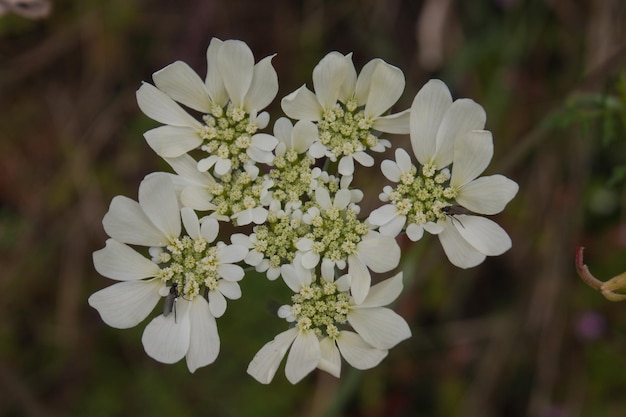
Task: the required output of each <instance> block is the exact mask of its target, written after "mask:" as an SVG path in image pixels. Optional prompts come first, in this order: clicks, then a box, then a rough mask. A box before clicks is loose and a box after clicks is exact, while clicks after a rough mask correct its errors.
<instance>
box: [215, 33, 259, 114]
mask: <svg viewBox="0 0 626 417" xmlns="http://www.w3.org/2000/svg"><path fill="white" fill-rule="evenodd" d="M217 66H218V68H219V71H220V74H222V79H223V80H224V86H225V87H226V91H228V95H229V96H230V99H231V100H232V102H233V104H234V105H235V106H236V107H239V108H241V107H243V105H244V97H245V95H246V93H247V92H248V89H249V87H250V84H251V83H252V76H253V72H254V56H253V55H252V51H251V50H250V48H249V47H248V45H246V44H245V43H244V42H242V41H238V40H227V41H225V42H224V43H223V44H222V47H221V48H220V51H219V53H218V55H217Z"/></svg>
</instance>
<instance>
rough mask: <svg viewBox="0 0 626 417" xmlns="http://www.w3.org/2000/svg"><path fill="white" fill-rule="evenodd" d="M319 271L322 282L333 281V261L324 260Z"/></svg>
mask: <svg viewBox="0 0 626 417" xmlns="http://www.w3.org/2000/svg"><path fill="white" fill-rule="evenodd" d="M321 270H322V279H324V281H328V282H333V281H334V280H335V263H334V262H333V261H331V260H330V259H326V258H324V260H323V261H322V268H321Z"/></svg>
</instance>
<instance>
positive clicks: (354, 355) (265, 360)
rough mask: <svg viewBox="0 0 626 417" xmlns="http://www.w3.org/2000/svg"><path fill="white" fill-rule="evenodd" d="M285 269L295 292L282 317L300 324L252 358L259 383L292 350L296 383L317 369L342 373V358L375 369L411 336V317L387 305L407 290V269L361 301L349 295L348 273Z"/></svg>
mask: <svg viewBox="0 0 626 417" xmlns="http://www.w3.org/2000/svg"><path fill="white" fill-rule="evenodd" d="M283 269H284V271H283V274H282V275H283V278H284V279H285V283H287V285H288V286H289V287H290V288H291V289H292V290H293V291H294V293H295V295H294V296H293V297H292V300H293V303H292V304H291V305H289V306H283V307H281V309H280V310H279V316H281V317H283V318H285V319H287V321H288V322H295V323H296V325H295V327H292V328H290V329H289V330H286V331H284V332H282V333H280V334H279V335H278V336H276V337H275V338H274V340H272V341H271V342H269V343H267V344H266V345H265V346H263V347H262V348H261V350H259V352H258V353H257V354H256V355H255V357H254V358H253V359H252V361H251V362H250V365H249V366H248V373H249V374H250V375H252V376H253V377H254V378H255V379H256V380H258V381H259V382H261V383H263V384H269V383H270V382H271V381H272V379H273V378H274V375H275V374H276V371H277V370H278V367H279V365H280V362H281V361H282V359H283V357H284V356H285V355H286V354H287V351H288V350H289V355H288V356H287V363H286V365H285V375H286V376H287V379H288V380H289V382H291V383H292V384H295V383H297V382H299V381H300V380H302V378H304V377H305V376H306V375H308V374H309V373H310V372H311V371H313V370H314V369H315V368H319V369H321V370H323V371H326V372H328V373H330V374H331V375H333V376H335V377H339V375H340V373H341V357H342V356H343V358H344V359H345V360H346V361H347V362H348V363H349V364H350V365H351V366H353V367H355V368H357V369H370V368H373V367H374V366H376V365H378V364H379V363H380V361H382V360H383V359H384V358H385V357H386V356H387V353H388V350H389V349H391V348H392V347H394V346H395V345H397V344H398V343H400V342H401V341H402V340H405V339H407V338H409V337H410V336H411V331H410V329H409V326H408V325H407V323H406V321H405V320H404V319H403V318H402V317H401V316H399V315H398V314H396V313H394V312H393V311H392V310H390V309H388V308H385V307H383V306H385V305H387V304H389V303H391V302H392V301H394V300H395V299H396V298H397V297H398V295H399V294H400V292H401V291H402V273H399V274H397V275H396V276H394V277H393V278H390V279H388V280H386V281H383V282H381V283H379V284H377V285H375V286H373V287H372V288H371V291H370V293H369V295H368V296H367V298H366V299H365V300H364V301H363V302H362V303H360V304H356V303H355V302H354V300H353V299H352V298H350V297H349V296H348V295H347V293H346V291H347V287H348V280H349V277H348V276H347V275H344V276H343V277H342V278H340V279H339V280H337V281H336V282H333V281H326V280H322V281H320V282H315V281H313V276H312V274H311V272H310V271H305V270H302V269H299V268H294V267H293V266H290V265H287V266H284V267H283ZM322 305H323V306H324V308H323V309H322V308H321V306H322ZM313 306H315V308H311V307H313Z"/></svg>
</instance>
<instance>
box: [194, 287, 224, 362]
mask: <svg viewBox="0 0 626 417" xmlns="http://www.w3.org/2000/svg"><path fill="white" fill-rule="evenodd" d="M190 320H191V334H190V339H189V350H188V351H187V367H188V368H189V371H191V372H195V371H196V369H198V368H200V367H201V366H206V365H209V364H211V363H213V362H214V361H215V359H216V358H217V355H218V354H219V353H220V336H219V334H218V333H217V324H216V323H215V318H214V317H213V316H212V315H211V313H210V311H209V305H208V303H207V301H206V300H205V299H204V297H195V298H194V299H193V301H192V302H191V311H190Z"/></svg>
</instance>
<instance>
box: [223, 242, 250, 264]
mask: <svg viewBox="0 0 626 417" xmlns="http://www.w3.org/2000/svg"><path fill="white" fill-rule="evenodd" d="M247 254H248V248H246V247H245V246H240V245H228V246H224V247H221V248H220V249H219V250H218V251H217V258H218V259H219V260H220V263H223V264H231V263H234V262H239V261H243V258H245V257H246V255H247Z"/></svg>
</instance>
